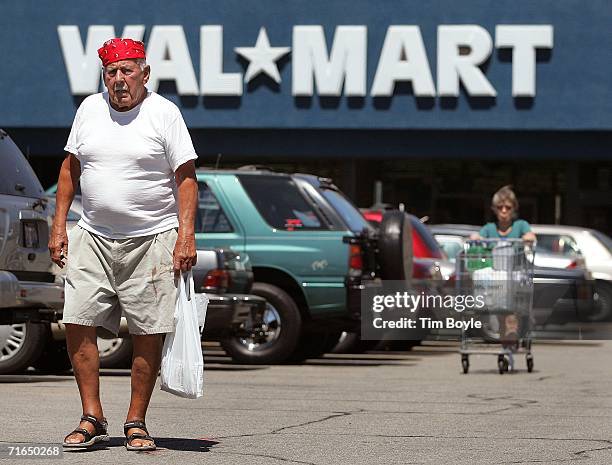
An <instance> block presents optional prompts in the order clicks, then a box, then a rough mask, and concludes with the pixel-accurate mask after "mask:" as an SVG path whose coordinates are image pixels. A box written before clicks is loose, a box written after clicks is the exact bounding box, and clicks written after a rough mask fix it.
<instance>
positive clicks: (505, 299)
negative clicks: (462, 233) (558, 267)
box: [456, 239, 535, 374]
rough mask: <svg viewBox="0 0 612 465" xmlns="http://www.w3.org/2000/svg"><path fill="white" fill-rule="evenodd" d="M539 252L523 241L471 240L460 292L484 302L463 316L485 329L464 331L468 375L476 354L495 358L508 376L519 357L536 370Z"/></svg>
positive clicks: (461, 258) (461, 263)
mask: <svg viewBox="0 0 612 465" xmlns="http://www.w3.org/2000/svg"><path fill="white" fill-rule="evenodd" d="M534 253H535V252H534V250H533V248H532V247H531V245H530V244H528V243H525V242H524V241H523V240H521V239H479V240H469V241H466V243H465V244H464V248H463V250H462V251H461V252H459V254H458V255H457V262H456V263H457V265H456V266H457V275H456V276H457V289H458V292H460V293H461V294H463V295H472V296H474V298H475V299H476V302H478V304H479V305H478V306H475V307H474V308H473V309H470V310H465V311H464V312H462V314H461V318H462V319H464V320H470V319H471V320H472V322H474V321H478V322H480V326H481V327H480V328H478V329H475V328H473V326H474V325H472V328H471V329H468V330H466V329H462V331H461V349H460V354H461V365H462V367H463V372H464V373H467V372H468V370H469V366H470V359H469V357H470V355H472V354H490V355H496V356H497V366H498V369H499V373H500V374H503V373H505V372H507V371H509V370H514V355H515V354H517V353H524V354H525V358H526V362H527V371H529V372H531V371H533V354H532V353H531V323H532V320H533V318H532V314H531V312H532V302H533V257H534ZM486 343H489V344H486Z"/></svg>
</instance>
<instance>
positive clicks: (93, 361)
mask: <svg viewBox="0 0 612 465" xmlns="http://www.w3.org/2000/svg"><path fill="white" fill-rule="evenodd" d="M66 346H67V348H68V356H69V357H70V362H71V363H72V369H73V370H74V377H75V378H76V382H77V386H78V387H79V393H80V395H81V404H82V406H83V413H86V414H89V415H93V416H94V417H96V418H97V419H98V420H100V421H102V420H103V419H104V412H103V411H102V403H101V402H100V354H99V352H98V339H97V336H96V328H95V327H93V326H82V325H75V324H70V323H67V324H66ZM79 427H80V428H85V429H86V430H87V431H89V432H90V433H92V434H93V431H94V426H93V425H92V424H91V423H89V422H88V421H82V422H81V424H80V425H79ZM84 439H85V438H84V437H83V435H82V434H81V433H74V434H71V435H69V436H68V437H67V438H66V442H69V443H78V442H83V440H84Z"/></svg>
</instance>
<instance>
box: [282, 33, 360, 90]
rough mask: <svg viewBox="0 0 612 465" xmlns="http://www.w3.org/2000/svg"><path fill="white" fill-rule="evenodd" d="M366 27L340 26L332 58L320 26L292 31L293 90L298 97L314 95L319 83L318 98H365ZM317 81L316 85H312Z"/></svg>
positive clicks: (335, 37)
mask: <svg viewBox="0 0 612 465" xmlns="http://www.w3.org/2000/svg"><path fill="white" fill-rule="evenodd" d="M366 45H367V28H366V27H365V26H338V27H337V28H336V32H335V34H334V41H333V45H332V49H331V52H330V54H329V57H328V55H327V45H326V43H325V34H324V31H323V28H322V27H321V26H295V27H294V28H293V52H292V53H293V72H292V79H293V82H292V89H293V95H295V96H310V95H313V92H314V85H315V83H316V86H317V91H318V93H319V95H323V96H328V97H336V96H340V95H341V94H342V84H343V83H344V94H345V95H348V96H354V97H363V96H365V95H366V61H367V54H366ZM313 78H314V82H313Z"/></svg>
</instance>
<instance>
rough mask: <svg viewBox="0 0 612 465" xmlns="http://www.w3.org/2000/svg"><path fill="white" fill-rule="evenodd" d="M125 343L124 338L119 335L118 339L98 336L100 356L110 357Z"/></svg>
mask: <svg viewBox="0 0 612 465" xmlns="http://www.w3.org/2000/svg"><path fill="white" fill-rule="evenodd" d="M122 345H123V339H122V338H120V337H118V338H116V339H102V338H101V337H99V338H98V352H100V357H101V358H104V357H110V356H111V355H113V354H114V353H115V352H117V351H118V350H119V349H121V346H122Z"/></svg>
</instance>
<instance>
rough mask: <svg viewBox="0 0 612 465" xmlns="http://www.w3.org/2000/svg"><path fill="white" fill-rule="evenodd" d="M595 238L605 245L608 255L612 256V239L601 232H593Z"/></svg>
mask: <svg viewBox="0 0 612 465" xmlns="http://www.w3.org/2000/svg"><path fill="white" fill-rule="evenodd" d="M592 233H593V236H595V237H596V238H597V239H598V240H599V242H601V243H602V244H603V246H604V247H605V248H606V249H608V253H610V254H612V239H611V238H610V236H608V235H607V234H604V233H602V232H601V231H592Z"/></svg>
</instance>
